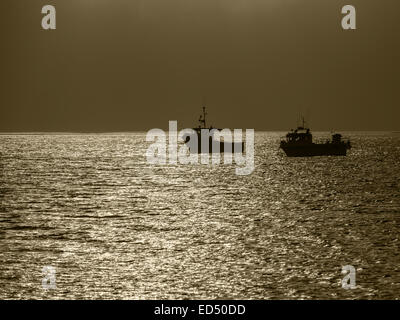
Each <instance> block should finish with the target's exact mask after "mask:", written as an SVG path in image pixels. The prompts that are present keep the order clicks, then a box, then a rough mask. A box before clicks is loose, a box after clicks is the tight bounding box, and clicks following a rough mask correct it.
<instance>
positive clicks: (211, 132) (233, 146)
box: [183, 106, 244, 153]
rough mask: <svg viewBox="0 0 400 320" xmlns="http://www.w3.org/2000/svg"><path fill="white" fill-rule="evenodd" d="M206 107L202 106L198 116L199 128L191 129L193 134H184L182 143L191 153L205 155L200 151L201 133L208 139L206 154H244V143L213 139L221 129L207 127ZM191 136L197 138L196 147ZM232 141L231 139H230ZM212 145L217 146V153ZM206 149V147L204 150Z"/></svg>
mask: <svg viewBox="0 0 400 320" xmlns="http://www.w3.org/2000/svg"><path fill="white" fill-rule="evenodd" d="M206 115H207V113H206V107H205V106H203V113H202V114H201V115H200V118H199V126H198V127H196V128H192V129H193V130H194V133H193V134H188V133H187V134H185V135H184V137H183V138H184V141H185V144H186V145H187V147H188V148H189V150H190V152H191V153H203V152H204V153H207V150H205V151H203V150H202V144H203V142H204V141H202V139H204V137H202V132H203V133H207V136H206V137H205V138H206V139H207V138H208V153H213V152H214V153H215V152H231V153H235V152H239V153H240V152H244V142H233V141H223V140H221V139H220V138H219V137H218V138H217V137H215V133H216V132H221V129H217V128H213V127H212V126H210V127H207V125H206ZM193 135H196V137H197V145H195V144H193V141H195V140H196V139H193V138H194V137H193ZM232 139H233V137H232ZM213 144H214V145H219V151H218V150H216V148H215V147H214V148H213ZM205 149H207V147H206V148H205Z"/></svg>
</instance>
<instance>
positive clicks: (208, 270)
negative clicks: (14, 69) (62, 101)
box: [0, 133, 400, 299]
mask: <svg viewBox="0 0 400 320" xmlns="http://www.w3.org/2000/svg"><path fill="white" fill-rule="evenodd" d="M349 135H350V137H351V139H352V144H353V149H351V150H350V152H349V156H347V157H316V158H287V157H285V156H284V154H283V153H282V152H281V151H279V150H278V144H279V136H280V133H257V134H256V149H255V157H256V158H255V163H256V169H255V171H254V172H253V174H252V175H250V176H236V175H235V171H234V165H232V166H227V165H221V166H216V167H211V166H208V165H192V166H182V165H178V166H171V165H169V166H153V165H148V164H147V163H146V159H145V156H144V154H145V149H146V143H145V134H138V133H136V134H114V135H2V136H0V152H1V155H0V200H1V203H0V239H1V241H0V261H1V264H0V298H3V299H4V298H6V299H11V298H24V299H25V298H51V299H52V298H74V299H81V298H87V299H95V298H105V299H115V298H123V299H125V298H132V299H155V298H161V299H164V298H168V299H174V298H177V299H182V298H245V299H276V298H295V299H302V298H324V299H332V298H374V299H378V298H379V299H380V298H398V297H399V294H400V256H399V246H400V240H399V238H400V182H399V181H400V164H399V159H400V135H396V134H394V133H393V134H391V133H363V134H362V133H350V134H349ZM344 265H354V266H355V268H356V270H357V278H356V281H357V289H354V290H344V289H342V288H341V279H342V278H343V275H342V274H341V270H342V266H344ZM44 266H54V267H55V268H56V272H57V274H56V275H57V289H55V290H47V291H46V290H43V288H42V277H43V275H42V268H43V267H44Z"/></svg>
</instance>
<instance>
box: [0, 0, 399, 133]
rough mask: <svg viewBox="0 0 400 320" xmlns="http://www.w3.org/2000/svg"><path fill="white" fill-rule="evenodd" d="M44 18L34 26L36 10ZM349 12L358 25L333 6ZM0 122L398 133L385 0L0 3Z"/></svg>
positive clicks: (391, 23) (1, 125)
mask: <svg viewBox="0 0 400 320" xmlns="http://www.w3.org/2000/svg"><path fill="white" fill-rule="evenodd" d="M46 4H53V5H55V7H56V9H57V29H56V30H51V31H45V30H43V29H42V28H41V19H42V14H41V8H42V6H43V5H46ZM346 4H352V5H354V6H355V7H356V9H357V30H349V31H345V30H343V29H342V28H341V18H342V14H341V8H342V7H343V6H344V5H346ZM0 12H1V13H2V15H1V18H0V27H1V29H0V30H1V31H0V32H1V38H0V39H1V52H0V57H1V60H0V61H1V69H0V85H1V89H0V93H1V94H0V131H3V132H10V131H25V132H26V131H80V132H82V131H85V132H88V131H96V132H98V131H100V132H104V131H139V130H140V131H143V130H149V129H151V128H157V127H160V128H164V129H165V128H167V126H168V121H169V120H178V125H179V127H180V128H184V127H192V126H194V125H197V123H196V122H197V120H198V116H199V114H200V111H201V104H202V101H203V96H205V97H206V102H207V106H208V112H209V120H210V122H211V123H212V124H213V125H214V126H217V127H221V128H243V129H245V128H254V129H256V130H288V129H290V128H292V127H294V126H295V125H296V119H297V118H298V116H299V114H300V113H303V114H304V115H305V116H306V117H307V119H308V120H309V122H310V125H311V128H312V129H314V130H333V129H335V130H400V124H399V123H400V122H399V118H400V86H399V85H400V61H399V60H400V13H399V12H400V1H398V0H379V1H378V0H346V1H339V0H56V1H54V0H40V1H39V0H1V4H0Z"/></svg>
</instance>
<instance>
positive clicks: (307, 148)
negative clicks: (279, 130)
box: [280, 119, 351, 157]
mask: <svg viewBox="0 0 400 320" xmlns="http://www.w3.org/2000/svg"><path fill="white" fill-rule="evenodd" d="M280 147H281V148H282V149H283V151H284V152H285V153H286V155H287V156H288V157H312V156H345V155H346V153H347V150H348V149H350V148H351V144H350V141H349V140H346V141H345V140H342V135H341V134H339V133H335V134H333V135H332V140H328V141H326V142H325V143H314V142H313V141H312V134H311V131H310V129H309V128H306V127H305V124H304V119H303V125H302V126H299V127H297V129H296V130H292V131H290V132H289V133H288V134H286V138H285V139H284V140H282V141H281V144H280Z"/></svg>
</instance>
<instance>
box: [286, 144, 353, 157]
mask: <svg viewBox="0 0 400 320" xmlns="http://www.w3.org/2000/svg"><path fill="white" fill-rule="evenodd" d="M281 148H282V150H283V151H284V152H285V153H286V155H287V156H288V157H316V156H346V155H347V149H348V146H347V145H346V144H337V145H335V144H312V145H297V146H296V145H288V144H283V145H281Z"/></svg>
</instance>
